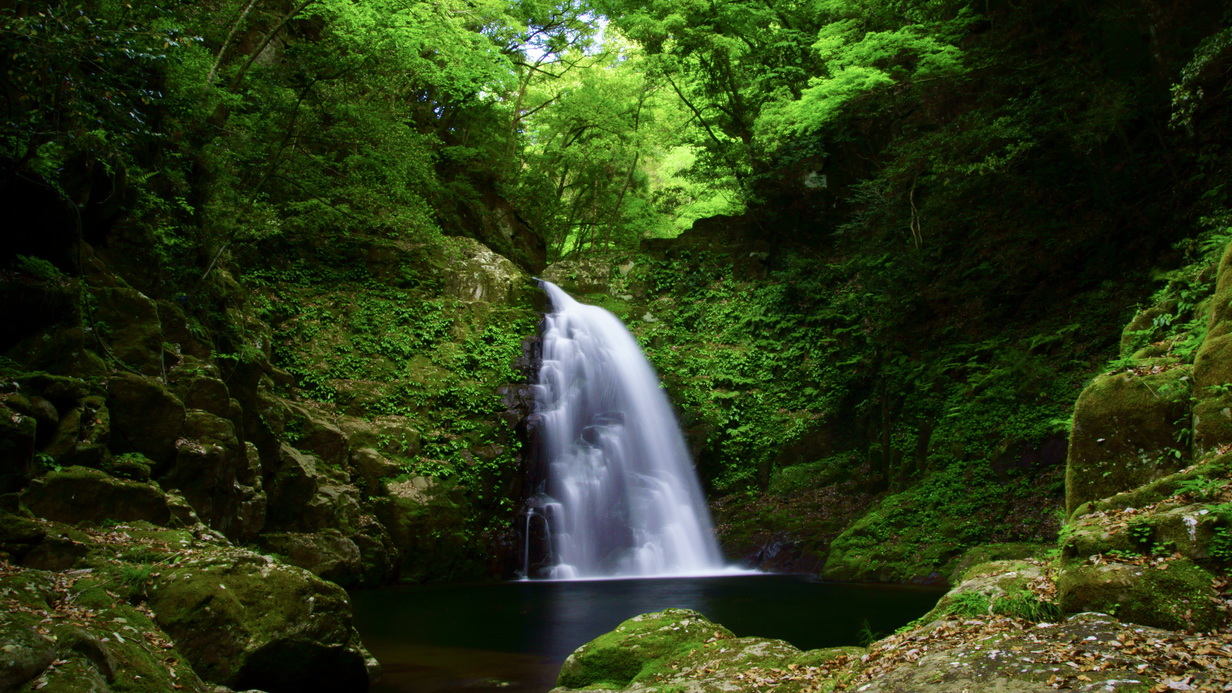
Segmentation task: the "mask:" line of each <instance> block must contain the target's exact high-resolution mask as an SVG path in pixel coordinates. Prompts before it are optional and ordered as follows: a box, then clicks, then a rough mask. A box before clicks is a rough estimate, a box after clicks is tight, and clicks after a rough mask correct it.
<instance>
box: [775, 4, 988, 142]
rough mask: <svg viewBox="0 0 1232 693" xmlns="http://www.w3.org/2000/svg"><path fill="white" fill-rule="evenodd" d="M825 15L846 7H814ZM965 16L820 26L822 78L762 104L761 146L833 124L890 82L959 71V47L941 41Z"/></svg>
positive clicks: (815, 46) (816, 47) (848, 21)
mask: <svg viewBox="0 0 1232 693" xmlns="http://www.w3.org/2000/svg"><path fill="white" fill-rule="evenodd" d="M820 4H821V5H822V7H821V8H820V9H822V10H823V11H825V12H828V13H835V14H838V13H839V11H840V10H845V9H850V8H849V6H848V5H847V4H846V3H843V2H840V1H839V0H832V1H830V2H824V3H820ZM968 22H969V16H968V15H965V14H961V13H960V14H959V16H958V18H957V19H954V20H951V21H945V22H935V23H926V24H907V25H906V26H901V27H897V28H890V29H884V30H881V31H874V30H870V29H869V21H868V18H867V17H864V18H845V19H838V20H835V21H831V22H829V23H827V24H825V25H823V26H822V27H821V29H820V30H819V31H818V33H817V41H816V42H815V43H813V45H812V49H813V51H815V53H816V56H817V57H818V58H819V59H820V60H821V62H822V63H823V64H824V65H825V74H824V75H819V76H814V77H812V78H811V79H809V82H808V87H807V88H805V89H804V90H803V91H802V92H801V94H800V98H799V99H795V100H779V101H777V102H774V103H770V104H767V105H766V107H765V108H764V109H763V111H762V114H761V117H760V118H759V119H758V122H757V133H758V136H759V138H761V139H762V141H763V142H764V143H765V145H766V146H770V147H773V146H774V145H775V144H776V143H778V142H780V141H781V140H783V139H786V138H789V137H794V136H799V135H805V134H808V133H811V132H814V131H816V130H819V129H821V128H824V127H826V126H827V125H830V124H833V123H834V121H835V120H836V119H837V118H838V117H839V115H840V114H841V113H842V111H843V109H844V107H846V106H847V105H848V104H850V103H851V102H852V101H854V100H856V99H858V98H860V97H862V96H865V95H867V94H871V93H874V92H876V91H877V90H879V89H884V88H886V87H889V86H891V85H893V84H896V83H901V82H904V81H913V80H925V79H938V78H954V77H958V76H960V75H961V74H962V73H963V70H964V68H963V63H962V56H961V52H960V51H959V49H958V48H957V47H956V46H954V45H952V44H950V43H949V42H948V41H947V37H949V36H951V35H953V34H955V33H957V29H959V28H961V27H962V26H963V25H964V24H966V23H968Z"/></svg>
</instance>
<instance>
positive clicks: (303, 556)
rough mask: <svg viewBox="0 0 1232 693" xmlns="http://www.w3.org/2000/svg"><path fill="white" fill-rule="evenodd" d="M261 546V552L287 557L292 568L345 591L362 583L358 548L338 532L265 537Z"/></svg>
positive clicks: (269, 535) (328, 530)
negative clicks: (336, 585)
mask: <svg viewBox="0 0 1232 693" xmlns="http://www.w3.org/2000/svg"><path fill="white" fill-rule="evenodd" d="M259 544H260V546H261V548H262V549H264V550H266V551H272V552H274V553H277V554H279V555H280V556H283V557H285V559H286V562H288V563H290V564H291V565H296V566H299V567H301V568H303V569H305V570H307V571H309V572H311V573H312V574H313V575H316V576H317V577H319V578H322V579H324V580H329V581H330V582H334V583H337V584H339V585H341V586H343V587H352V586H356V585H358V584H360V582H361V581H362V580H363V565H362V557H361V555H360V552H359V547H358V546H356V544H355V542H353V541H351V540H350V539H348V538H347V537H345V536H343V535H342V533H341V532H339V531H338V530H336V529H335V530H330V529H327V530H323V531H321V532H313V533H304V532H273V533H268V534H262V535H261V537H260V539H259Z"/></svg>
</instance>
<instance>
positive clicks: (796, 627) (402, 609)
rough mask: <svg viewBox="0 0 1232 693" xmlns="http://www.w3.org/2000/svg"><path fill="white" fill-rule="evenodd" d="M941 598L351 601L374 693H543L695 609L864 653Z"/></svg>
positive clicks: (646, 592) (717, 589)
mask: <svg viewBox="0 0 1232 693" xmlns="http://www.w3.org/2000/svg"><path fill="white" fill-rule="evenodd" d="M940 595H941V593H940V592H939V591H937V590H936V589H931V588H919V587H908V586H901V585H840V584H833V583H819V582H812V581H809V580H806V579H803V578H800V577H796V576H789V575H744V576H737V577H713V578H675V579H635V580H596V581H583V582H510V583H500V584H482V585H434V586H428V587H416V588H388V589H381V590H367V591H360V592H355V593H353V594H352V597H353V600H354V603H355V620H356V626H357V627H358V628H359V632H360V634H361V635H362V636H363V639H364V643H365V644H366V645H367V646H368V648H369V649H370V650H371V651H372V653H373V654H374V655H376V657H377V659H378V660H380V661H381V663H382V665H383V666H384V667H385V672H386V673H385V676H384V678H383V679H382V681H381V682H380V683H378V684H377V685H376V686H374V687H373V691H374V692H375V693H394V692H397V693H412V692H414V693H436V692H443V691H463V690H467V691H476V690H482V689H484V688H488V687H493V688H495V687H496V686H498V685H500V686H501V688H500V690H503V691H517V692H526V693H533V692H541V691H546V690H548V689H550V688H551V687H552V685H553V683H554V682H555V678H556V673H557V671H559V669H560V664H561V662H563V661H564V659H565V657H567V656H568V655H569V653H570V652H572V651H573V650H574V649H576V648H577V647H578V646H579V645H582V644H583V643H585V642H587V641H589V640H592V639H593V638H595V637H596V636H598V635H601V634H603V633H606V632H608V631H610V630H612V629H613V628H615V627H616V626H617V625H618V624H619V623H620V622H621V621H623V620H625V619H627V618H630V617H632V616H635V615H637V614H642V613H647V612H651V611H659V610H661V609H665V608H668V607H680V608H686V609H694V610H696V611H699V612H701V613H703V614H705V615H706V616H707V617H708V618H710V619H711V620H713V621H716V622H718V623H722V624H723V625H725V626H727V627H728V628H730V629H731V630H732V631H733V632H735V633H736V635H739V636H749V635H756V636H762V637H770V638H781V639H783V640H786V641H788V642H790V643H791V644H793V645H795V646H796V647H799V648H801V649H805V650H807V649H813V648H817V647H833V646H835V645H850V644H855V643H856V642H857V640H858V633H859V631H860V630H861V628H862V627H863V626H864V624H865V621H867V622H868V626H869V627H870V628H871V629H872V630H873V631H875V632H881V633H889V632H892V631H893V630H894V629H895V628H897V627H899V626H901V625H903V624H905V623H907V622H908V621H910V620H911V619H914V618H916V617H918V616H920V615H922V614H923V613H925V612H926V611H927V610H928V609H930V608H931V607H932V605H933V604H935V603H936V601H937V598H938V597H940Z"/></svg>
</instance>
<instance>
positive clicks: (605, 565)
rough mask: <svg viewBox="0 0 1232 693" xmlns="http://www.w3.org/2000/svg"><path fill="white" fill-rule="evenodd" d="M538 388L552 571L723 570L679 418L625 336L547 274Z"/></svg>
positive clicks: (612, 319) (584, 574)
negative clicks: (548, 309) (547, 308)
mask: <svg viewBox="0 0 1232 693" xmlns="http://www.w3.org/2000/svg"><path fill="white" fill-rule="evenodd" d="M543 287H544V289H545V290H546V291H547V294H548V298H549V299H550V300H551V302H552V311H553V312H552V313H550V314H548V315H547V316H546V322H545V328H544V333H543V362H542V366H541V367H540V370H539V383H538V385H537V386H536V388H535V390H536V394H535V401H536V408H537V410H538V413H539V415H540V417H541V424H540V425H541V428H540V431H541V446H542V447H541V449H542V451H543V454H544V455H545V456H546V457H545V459H546V460H548V468H547V476H548V478H547V495H548V496H550V497H551V498H550V502H547V503H545V504H544V505H543V508H544V513H545V515H546V517H547V519H548V525H549V529H550V536H551V546H550V550H551V552H552V556H553V559H554V561H553V567H552V569H551V574H550V577H552V578H556V579H570V578H591V577H624V576H641V577H647V576H659V575H702V574H713V573H716V572H720V571H723V570H724V566H723V562H722V554H721V552H720V551H719V546H718V542H717V541H716V540H715V536H714V529H713V527H712V525H711V523H710V513H709V512H708V511H707V509H706V504H705V500H704V498H703V496H702V491H701V486H700V485H699V484H698V481H697V475H696V474H695V473H694V472H693V466H692V464H691V462H690V460H689V454H688V450H687V449H686V448H685V444H684V439H683V438H682V437H681V435H680V428H679V426H678V425H677V423H676V417H675V415H674V414H673V413H672V408H671V405H670V404H669V403H668V401H667V397H666V396H665V395H664V394H663V391H662V390H661V389H660V388H659V379H658V376H656V375H655V372H654V369H653V368H652V367H651V366H650V363H649V362H647V361H646V357H645V356H643V355H642V351H641V349H640V348H639V347H638V345H637V342H636V341H635V340H634V339H633V335H631V334H629V331H628V330H627V329H625V326H624V325H623V324H621V322H620V320H619V319H618V318H617V317H616V316H615V315H612V314H611V313H609V312H608V311H606V310H603V309H602V308H598V307H596V306H588V305H584V304H581V303H578V302H577V301H575V300H573V298H572V297H570V296H569V295H568V294H566V293H565V292H564V291H563V290H561V289H560V287H558V286H556V285H554V284H552V283H550V282H546V281H545V282H543Z"/></svg>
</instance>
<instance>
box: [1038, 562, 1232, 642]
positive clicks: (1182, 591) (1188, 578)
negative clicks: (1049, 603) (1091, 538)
mask: <svg viewBox="0 0 1232 693" xmlns="http://www.w3.org/2000/svg"><path fill="white" fill-rule="evenodd" d="M1213 578H1214V576H1213V575H1212V574H1211V573H1210V572H1208V571H1206V570H1204V569H1203V568H1201V567H1199V566H1198V565H1196V564H1194V562H1193V561H1191V560H1189V559H1187V558H1180V559H1163V558H1157V559H1144V560H1138V561H1133V562H1123V561H1119V560H1112V561H1109V560H1106V559H1099V558H1096V559H1094V560H1081V559H1079V560H1071V561H1068V562H1067V563H1066V564H1065V565H1064V566H1063V567H1062V570H1061V572H1060V574H1059V575H1058V576H1057V592H1058V599H1059V602H1060V605H1061V608H1062V609H1064V610H1065V611H1066V612H1068V613H1076V612H1081V611H1099V612H1104V613H1110V614H1115V615H1116V616H1117V618H1119V619H1121V620H1123V621H1129V622H1132V623H1139V624H1142V625H1144V626H1154V627H1157V628H1167V629H1170V630H1211V629H1213V628H1216V627H1220V626H1222V625H1224V624H1225V623H1226V622H1227V618H1228V614H1226V613H1225V612H1224V611H1223V610H1221V609H1220V608H1219V606H1220V605H1221V604H1222V602H1221V601H1220V600H1218V599H1216V593H1215V589H1214V587H1213V586H1212V583H1213Z"/></svg>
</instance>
